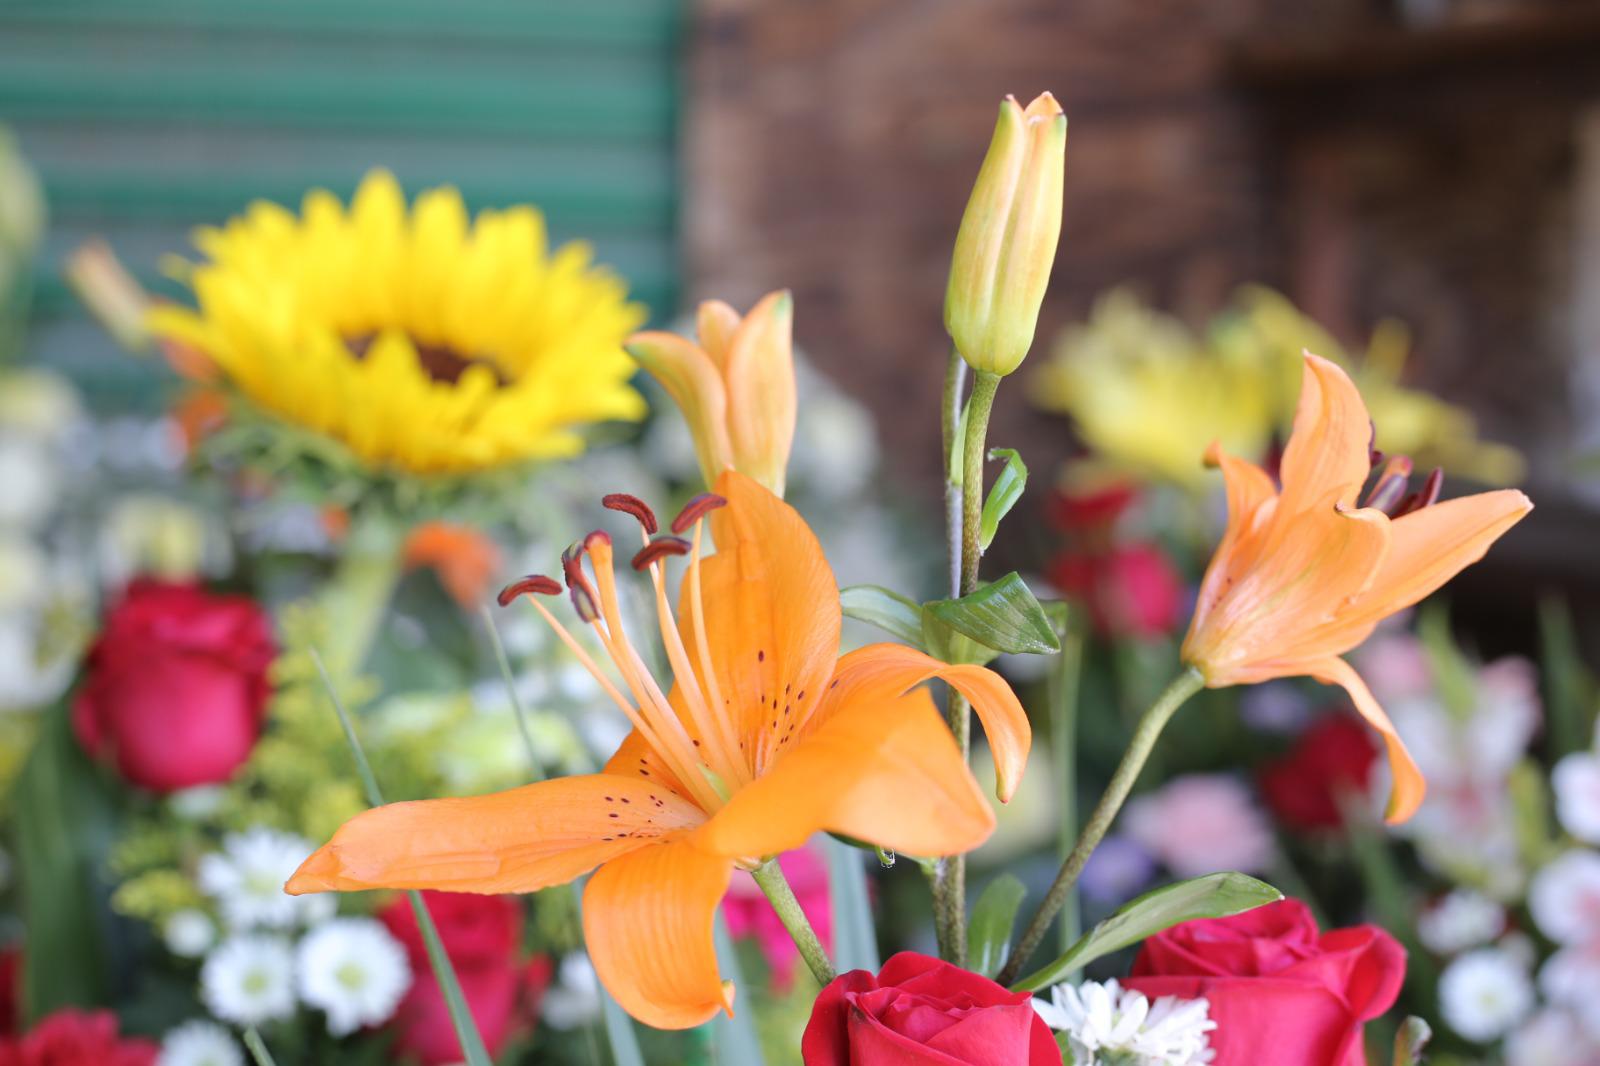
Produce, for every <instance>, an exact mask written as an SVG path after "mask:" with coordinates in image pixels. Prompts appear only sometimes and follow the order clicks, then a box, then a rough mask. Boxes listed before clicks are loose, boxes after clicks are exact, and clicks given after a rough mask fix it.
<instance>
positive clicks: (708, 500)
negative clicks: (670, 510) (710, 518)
mask: <svg viewBox="0 0 1600 1066" xmlns="http://www.w3.org/2000/svg"><path fill="white" fill-rule="evenodd" d="M726 506H728V501H727V500H725V499H723V498H722V497H721V496H718V495H717V494H716V493H714V492H702V493H701V494H700V495H698V496H696V497H695V498H694V499H692V500H690V501H689V502H688V503H686V504H684V505H683V510H681V511H679V512H678V516H677V517H676V518H674V519H673V520H672V531H673V532H674V533H678V534H682V533H683V531H684V530H686V529H688V528H689V527H690V526H692V525H694V524H695V523H697V522H699V521H700V519H702V518H704V517H705V516H706V515H708V514H710V513H711V512H712V511H715V510H716V509H717V508H719V507H726Z"/></svg>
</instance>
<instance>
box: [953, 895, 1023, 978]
mask: <svg viewBox="0 0 1600 1066" xmlns="http://www.w3.org/2000/svg"><path fill="white" fill-rule="evenodd" d="M1027 894H1028V890H1027V889H1026V888H1024V887H1023V885H1022V882H1021V881H1019V880H1017V878H1016V877H1014V876H1013V875H1011V874H1001V875H1000V876H998V877H996V878H995V879H994V880H993V881H990V882H989V884H988V886H987V887H986V888H985V889H984V890H983V895H981V896H979V897H978V902H977V904H975V905H974V906H973V908H972V924H970V925H969V926H967V965H968V966H969V967H971V968H972V969H973V970H975V971H976V972H978V973H981V974H983V975H984V976H985V977H993V976H994V975H995V974H996V973H998V972H999V971H1000V967H1002V966H1004V965H1005V964H1006V957H1007V956H1008V955H1010V954H1011V928H1012V926H1014V925H1015V924H1016V922H1017V908H1018V907H1020V906H1022V900H1023V898H1024V897H1025V896H1026V895H1027Z"/></svg>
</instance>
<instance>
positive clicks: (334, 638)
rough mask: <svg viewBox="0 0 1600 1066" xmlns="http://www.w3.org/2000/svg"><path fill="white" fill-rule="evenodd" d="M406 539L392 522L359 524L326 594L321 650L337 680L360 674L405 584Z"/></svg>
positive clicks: (323, 601)
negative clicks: (396, 594)
mask: <svg viewBox="0 0 1600 1066" xmlns="http://www.w3.org/2000/svg"><path fill="white" fill-rule="evenodd" d="M403 539H404V538H403V537H402V536H401V534H400V531H399V530H398V528H397V527H396V526H395V525H394V524H393V523H392V521H390V520H389V519H388V518H373V519H365V520H358V521H357V522H356V524H355V526H354V527H353V528H352V529H351V530H350V533H349V536H348V537H347V538H346V539H345V543H344V545H343V553H342V554H341V555H340V558H339V563H338V566H337V567H336V569H335V570H334V572H333V575H332V577H331V578H330V579H329V581H328V584H327V586H326V587H325V590H324V592H323V594H322V599H321V607H322V614H323V622H324V624H325V625H326V627H327V634H326V636H325V637H324V639H323V645H322V650H323V652H324V653H325V655H326V657H327V663H328V669H329V671H330V672H331V673H332V674H333V676H334V677H337V678H341V679H349V678H351V677H354V676H355V675H357V674H359V673H360V671H361V667H362V666H363V665H365V663H366V661H367V656H368V655H369V654H370V653H371V651H372V645H373V642H374V641H375V640H376V639H377V635H378V629H379V627H380V626H381V625H382V623H383V617H384V615H385V614H386V613H387V611H388V608H389V599H390V597H391V596H392V595H393V593H394V587H395V585H396V584H397V583H398V582H399V580H400V546H401V542H402V540H403Z"/></svg>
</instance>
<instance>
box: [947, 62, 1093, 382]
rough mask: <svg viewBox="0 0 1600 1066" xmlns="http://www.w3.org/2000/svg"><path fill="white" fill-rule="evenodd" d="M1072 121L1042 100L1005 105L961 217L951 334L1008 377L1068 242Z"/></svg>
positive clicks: (976, 364) (977, 360)
mask: <svg viewBox="0 0 1600 1066" xmlns="http://www.w3.org/2000/svg"><path fill="white" fill-rule="evenodd" d="M1066 146H1067V119H1066V116H1065V115H1063V114H1062V113H1061V106H1060V105H1059V104H1057V103H1056V100H1055V97H1053V96H1051V95H1050V94H1049V93H1042V94H1040V95H1039V96H1038V97H1037V98H1035V99H1034V101H1033V102H1032V103H1031V104H1029V105H1028V106H1027V107H1026V108H1023V107H1022V106H1021V105H1020V104H1018V103H1017V101H1016V98H1015V97H1012V96H1008V97H1006V98H1005V101H1004V102H1003V103H1001V105H1000V121H999V122H998V123H997V124H996V125H995V129H994V140H992V141H990V142H989V154H988V155H987V156H985V157H984V160H983V167H982V169H980V170H979V171H978V181H977V184H975V185H974V186H973V189H972V198H971V199H970V200H968V201H967V210H966V213H965V214H964V215H962V216H961V229H960V231H959V232H958V233H957V234H956V248H955V255H954V257H953V258H952V261H951V264H950V285H949V288H948V289H946V290H945V298H944V326H945V329H946V330H947V331H948V332H949V334H950V338H951V340H953V341H954V342H955V346H956V350H957V351H959V352H960V353H961V357H962V358H963V359H965V360H966V361H967V363H968V364H970V365H971V366H972V368H973V369H975V370H986V371H989V372H990V373H993V374H1002V375H1004V374H1009V373H1011V372H1012V371H1013V370H1015V369H1016V368H1017V367H1018V365H1020V364H1021V362H1022V360H1023V357H1024V356H1026V355H1027V354H1028V349H1029V348H1030V347H1031V346H1032V345H1033V331H1034V327H1035V325H1037V323H1038V321H1039V305H1040V304H1041V303H1043V302H1044V292H1045V288H1046V287H1047V286H1048V285H1049V283H1050V267H1051V265H1052V264H1053V263H1054V262H1055V257H1056V242H1057V241H1058V240H1059V239H1060V236H1061V182H1062V175H1063V171H1064V169H1065V166H1066Z"/></svg>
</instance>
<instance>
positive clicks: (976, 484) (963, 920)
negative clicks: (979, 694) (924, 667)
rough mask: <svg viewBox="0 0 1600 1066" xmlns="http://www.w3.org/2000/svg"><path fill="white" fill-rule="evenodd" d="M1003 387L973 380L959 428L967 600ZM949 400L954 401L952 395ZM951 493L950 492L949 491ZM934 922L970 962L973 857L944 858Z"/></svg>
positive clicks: (967, 739) (962, 728)
mask: <svg viewBox="0 0 1600 1066" xmlns="http://www.w3.org/2000/svg"><path fill="white" fill-rule="evenodd" d="M959 383H960V375H959V374H958V373H950V374H947V375H946V378H945V384H946V387H947V391H948V388H949V386H951V385H952V384H955V385H959ZM999 388H1000V376H999V375H998V374H991V373H989V372H988V371H986V370H980V371H978V373H977V374H976V375H975V376H974V377H973V379H972V395H971V396H970V397H968V399H967V412H966V417H965V418H964V419H962V420H960V422H958V423H957V425H958V426H959V425H965V427H966V437H965V438H964V439H963V440H962V441H961V480H960V488H959V492H960V493H961V501H960V502H961V506H960V516H961V522H960V528H959V532H958V530H957V529H956V528H955V525H954V519H955V511H956V509H955V508H954V507H952V508H951V512H950V520H951V528H950V530H949V535H950V545H951V553H952V557H953V556H954V554H955V546H956V544H957V543H959V544H960V546H961V550H960V557H961V570H960V575H959V576H960V580H959V582H957V584H956V588H955V590H954V592H955V594H956V595H959V596H965V595H966V594H967V593H969V592H973V591H975V590H976V589H977V587H978V562H979V560H980V559H981V558H982V556H983V546H982V543H981V541H980V532H981V529H980V527H981V524H982V519H983V459H984V455H985V453H986V451H987V440H988V436H989V415H990V413H991V412H992V411H993V410H994V397H995V393H996V392H997V391H998V390H999ZM946 400H947V401H949V400H950V397H949V396H947V397H946ZM952 407H953V404H951V403H949V402H947V403H946V409H947V413H946V416H945V417H946V420H947V421H948V418H949V413H948V411H949V410H950V409H951V408H952ZM953 434H954V430H952V431H951V432H950V439H949V441H948V444H949V446H948V448H947V458H946V464H947V470H946V474H947V475H948V476H947V477H946V478H945V481H946V484H947V485H948V484H949V483H950V482H952V481H953V480H954V472H953V471H951V470H949V469H948V464H949V463H951V462H952V461H953V459H954V451H955V449H954V445H955V443H956V442H955V440H954V437H953ZM947 492H948V490H947ZM970 710H971V709H970V707H969V705H968V703H967V701H966V700H965V699H964V698H963V697H962V696H961V695H960V693H957V692H955V691H953V690H952V691H951V692H950V695H949V703H948V705H947V707H946V720H947V721H948V722H949V723H950V732H952V733H954V734H955V738H956V743H957V744H958V745H960V747H961V754H962V757H963V758H964V757H965V756H966V754H967V752H968V751H969V750H970V749H971V747H972V715H971V713H970ZM933 919H934V928H935V930H936V932H937V934H938V938H939V954H940V956H941V957H943V958H945V959H947V960H948V961H950V962H953V963H955V964H956V965H958V966H961V965H965V964H966V954H967V859H966V856H964V855H951V856H948V857H946V858H943V859H940V860H939V864H938V866H937V867H936V868H935V870H934V877H933Z"/></svg>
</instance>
